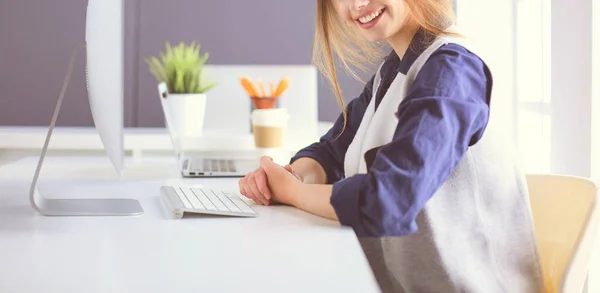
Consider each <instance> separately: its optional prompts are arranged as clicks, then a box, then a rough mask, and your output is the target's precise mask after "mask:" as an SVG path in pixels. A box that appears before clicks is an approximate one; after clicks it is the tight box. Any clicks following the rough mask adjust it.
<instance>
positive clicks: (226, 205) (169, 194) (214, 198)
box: [160, 186, 258, 219]
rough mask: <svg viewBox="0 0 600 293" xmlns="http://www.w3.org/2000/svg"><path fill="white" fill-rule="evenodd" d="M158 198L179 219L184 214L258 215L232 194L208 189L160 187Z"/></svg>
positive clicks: (236, 195)
mask: <svg viewBox="0 0 600 293" xmlns="http://www.w3.org/2000/svg"><path fill="white" fill-rule="evenodd" d="M160 198H161V201H162V203H163V205H164V207H165V208H166V209H167V212H169V213H170V214H171V216H172V217H174V218H177V219H181V218H182V217H183V216H184V215H185V214H186V213H191V214H209V215H222V216H235V217H256V216H258V214H257V213H256V212H255V211H254V210H253V209H252V208H251V207H250V206H249V205H248V204H247V203H246V202H245V201H244V200H242V198H241V197H240V196H239V195H238V194H237V193H233V192H224V191H221V190H215V189H210V188H196V187H186V186H162V187H161V188H160Z"/></svg>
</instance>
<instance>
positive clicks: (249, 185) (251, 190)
mask: <svg viewBox="0 0 600 293" xmlns="http://www.w3.org/2000/svg"><path fill="white" fill-rule="evenodd" d="M263 160H265V162H267V163H270V164H269V165H268V166H269V167H277V168H279V169H283V170H285V171H287V173H288V174H291V175H293V177H294V178H296V180H299V181H301V178H300V176H299V175H298V174H296V172H294V170H293V169H292V167H291V166H290V165H286V166H285V167H281V166H279V165H277V164H275V163H274V162H273V160H272V159H271V158H269V157H263V158H262V159H261V166H259V167H258V168H257V169H256V170H254V171H252V172H251V173H249V174H248V175H246V176H245V177H244V178H242V179H240V181H239V182H238V185H239V188H240V193H241V194H242V195H243V196H245V197H247V198H249V199H251V200H253V201H254V202H255V203H256V204H262V205H270V204H271V202H272V201H275V202H281V201H279V200H277V199H273V194H272V191H271V189H270V188H269V183H268V176H267V173H266V172H265V169H264V168H263V166H262V165H264V163H263ZM281 203H285V202H281Z"/></svg>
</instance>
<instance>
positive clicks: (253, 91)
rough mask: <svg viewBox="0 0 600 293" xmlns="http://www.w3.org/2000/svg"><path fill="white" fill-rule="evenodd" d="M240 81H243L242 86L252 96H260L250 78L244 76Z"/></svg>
mask: <svg viewBox="0 0 600 293" xmlns="http://www.w3.org/2000/svg"><path fill="white" fill-rule="evenodd" d="M240 81H241V83H242V86H243V87H244V88H245V89H246V93H248V95H249V96H250V97H258V96H259V94H258V91H257V90H256V87H255V86H254V84H253V83H252V81H250V79H249V78H248V77H242V78H241V80H240Z"/></svg>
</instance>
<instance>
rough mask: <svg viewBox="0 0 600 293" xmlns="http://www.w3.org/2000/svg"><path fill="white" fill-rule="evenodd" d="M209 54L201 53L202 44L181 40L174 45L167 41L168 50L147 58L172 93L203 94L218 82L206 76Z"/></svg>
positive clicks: (150, 68) (157, 75) (154, 72)
mask: <svg viewBox="0 0 600 293" xmlns="http://www.w3.org/2000/svg"><path fill="white" fill-rule="evenodd" d="M208 57H209V54H208V53H204V54H202V55H201V54H200V45H197V44H196V43H195V42H192V43H191V44H190V45H189V46H187V45H186V44H185V43H183V42H181V43H180V44H179V45H177V46H175V47H172V46H171V44H169V42H167V43H166V51H165V52H161V53H160V60H159V59H158V58H157V57H150V58H147V59H146V63H147V64H148V67H149V70H150V72H151V73H152V74H153V75H154V77H155V78H156V80H157V81H158V82H159V83H160V82H165V83H166V84H167V86H168V88H169V93H172V94H201V93H205V92H207V91H209V90H210V89H212V88H213V87H214V86H215V85H216V83H215V82H208V81H206V80H205V78H204V72H205V69H204V64H205V63H206V60H208Z"/></svg>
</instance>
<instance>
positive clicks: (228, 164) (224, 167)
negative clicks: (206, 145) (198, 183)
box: [192, 159, 236, 172]
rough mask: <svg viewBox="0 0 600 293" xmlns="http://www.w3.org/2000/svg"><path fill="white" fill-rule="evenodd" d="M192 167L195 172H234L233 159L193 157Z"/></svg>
mask: <svg viewBox="0 0 600 293" xmlns="http://www.w3.org/2000/svg"><path fill="white" fill-rule="evenodd" d="M192 169H193V171H195V172H209V171H210V172H236V169H235V161H234V160H216V159H195V160H194V161H193V163H192Z"/></svg>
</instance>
